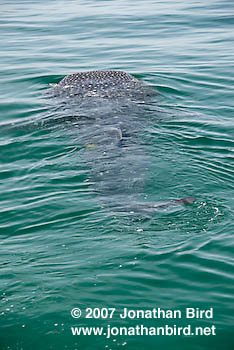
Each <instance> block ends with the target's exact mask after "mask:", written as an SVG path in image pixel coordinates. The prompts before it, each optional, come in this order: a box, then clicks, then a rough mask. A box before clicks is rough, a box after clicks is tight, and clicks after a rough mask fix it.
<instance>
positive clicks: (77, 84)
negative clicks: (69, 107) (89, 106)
mask: <svg viewBox="0 0 234 350" xmlns="http://www.w3.org/2000/svg"><path fill="white" fill-rule="evenodd" d="M155 93H156V92H155V90H154V89H153V88H151V87H149V86H148V85H146V84H144V83H143V82H141V81H140V80H138V79H137V78H135V77H133V76H132V75H130V74H128V73H125V72H122V71H113V70H107V71H104V70H99V71H88V72H80V73H75V74H71V75H68V76H66V77H65V78H63V79H62V80H61V81H60V82H59V83H58V84H57V85H56V86H55V87H54V94H55V96H65V97H73V96H74V97H75V96H77V97H81V98H84V97H96V98H109V99H110V98H121V97H124V98H129V99H134V98H141V99H144V98H145V97H146V96H148V95H149V94H155Z"/></svg>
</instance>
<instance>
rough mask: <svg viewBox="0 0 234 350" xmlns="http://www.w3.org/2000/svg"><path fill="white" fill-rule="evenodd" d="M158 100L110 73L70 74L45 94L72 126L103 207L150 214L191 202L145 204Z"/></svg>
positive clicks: (128, 78) (150, 91)
mask: <svg viewBox="0 0 234 350" xmlns="http://www.w3.org/2000/svg"><path fill="white" fill-rule="evenodd" d="M157 94H158V93H157V91H156V90H155V89H154V88H153V87H151V86H149V85H147V84H146V83H144V82H142V81H140V80H139V79H137V78H135V77H134V76H132V75H130V74H128V73H125V72H122V71H113V70H109V71H102V70H101V71H87V72H80V73H76V74H71V75H68V76H66V77H64V78H63V79H62V80H61V81H60V82H59V83H58V84H55V85H53V87H52V88H50V89H49V90H48V98H49V100H52V101H53V107H54V110H55V113H56V114H57V120H58V121H59V120H60V121H61V120H63V121H65V122H66V124H67V123H68V124H69V125H70V126H72V129H73V130H75V131H74V132H75V134H76V135H77V137H78V140H79V143H80V144H82V145H83V149H84V150H85V154H86V155H85V161H86V163H87V164H88V165H89V167H90V176H89V179H90V182H92V183H94V184H95V185H94V192H95V193H96V194H97V195H98V197H99V199H100V201H101V203H102V205H103V206H104V207H107V206H108V207H110V208H115V209H117V210H121V211H129V212H131V213H133V212H134V213H138V212H139V213H150V214H151V213H153V212H154V211H157V210H158V209H165V208H168V207H173V206H178V205H180V206H181V205H187V204H190V203H193V202H194V200H195V197H186V198H180V199H172V200H168V201H165V202H147V201H145V198H144V187H145V180H146V178H147V169H148V168H149V167H150V161H149V156H148V154H147V145H146V144H145V142H144V141H143V140H144V133H145V129H146V126H147V123H148V122H149V120H152V119H154V113H153V112H152V111H151V110H150V105H151V103H152V101H153V100H154V99H155V97H156V96H157ZM146 112H147V113H146ZM146 114H147V118H146ZM146 119H147V120H148V122H147V120H146ZM142 197H143V198H142Z"/></svg>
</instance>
